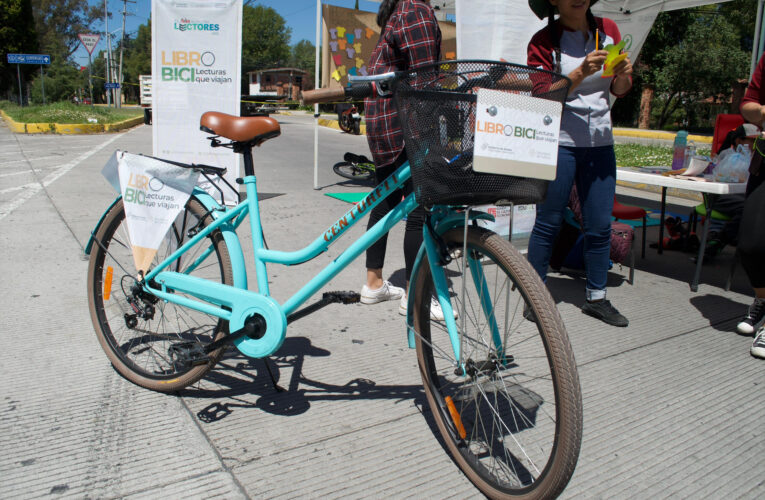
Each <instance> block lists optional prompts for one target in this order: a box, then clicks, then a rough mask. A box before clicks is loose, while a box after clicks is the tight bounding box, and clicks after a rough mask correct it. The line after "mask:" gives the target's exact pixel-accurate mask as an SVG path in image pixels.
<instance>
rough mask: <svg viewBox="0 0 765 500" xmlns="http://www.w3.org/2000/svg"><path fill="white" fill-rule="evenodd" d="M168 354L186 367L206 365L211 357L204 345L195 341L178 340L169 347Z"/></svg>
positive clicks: (174, 360)
mask: <svg viewBox="0 0 765 500" xmlns="http://www.w3.org/2000/svg"><path fill="white" fill-rule="evenodd" d="M167 354H168V355H169V356H170V359H171V360H172V361H173V362H174V363H179V364H181V365H182V366H185V367H192V366H199V365H206V364H207V363H209V362H210V357H209V356H207V354H205V351H204V350H203V349H202V347H201V346H200V345H199V344H197V343H195V342H178V343H176V344H173V345H171V346H170V347H168V348H167Z"/></svg>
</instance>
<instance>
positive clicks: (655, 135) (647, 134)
mask: <svg viewBox="0 0 765 500" xmlns="http://www.w3.org/2000/svg"><path fill="white" fill-rule="evenodd" d="M319 125H321V126H323V127H329V128H333V129H336V130H340V126H339V125H338V123H337V120H332V119H329V118H319ZM366 132H367V126H366V124H364V123H362V124H361V133H362V134H366ZM613 133H614V135H615V136H620V137H638V138H643V139H663V140H666V141H674V140H675V136H676V135H677V134H676V133H675V132H662V131H657V130H633V129H620V128H614V129H613ZM712 139H713V138H712V137H710V136H706V135H688V140H689V141H694V142H696V143H702V144H712Z"/></svg>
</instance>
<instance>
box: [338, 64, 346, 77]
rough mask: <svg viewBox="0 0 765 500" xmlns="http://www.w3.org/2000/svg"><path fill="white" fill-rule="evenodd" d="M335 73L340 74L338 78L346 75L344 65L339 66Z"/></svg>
mask: <svg viewBox="0 0 765 500" xmlns="http://www.w3.org/2000/svg"><path fill="white" fill-rule="evenodd" d="M336 71H339V72H340V76H345V75H346V70H345V65H343V66H340V67H339V68H337V70H336ZM338 80H339V78H338Z"/></svg>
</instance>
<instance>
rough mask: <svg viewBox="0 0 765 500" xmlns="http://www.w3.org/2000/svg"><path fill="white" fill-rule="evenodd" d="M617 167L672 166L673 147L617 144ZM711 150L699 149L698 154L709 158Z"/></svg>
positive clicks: (615, 147)
mask: <svg viewBox="0 0 765 500" xmlns="http://www.w3.org/2000/svg"><path fill="white" fill-rule="evenodd" d="M614 150H615V151H616V165H617V166H619V167H654V166H659V165H671V164H672V146H643V145H640V144H616V145H614ZM709 153H710V150H709V149H702V148H699V149H697V150H696V154H699V155H707V156H709Z"/></svg>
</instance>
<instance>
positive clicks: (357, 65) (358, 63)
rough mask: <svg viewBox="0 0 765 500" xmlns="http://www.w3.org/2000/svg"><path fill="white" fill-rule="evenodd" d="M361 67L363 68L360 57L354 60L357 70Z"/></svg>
mask: <svg viewBox="0 0 765 500" xmlns="http://www.w3.org/2000/svg"><path fill="white" fill-rule="evenodd" d="M362 66H364V59H362V58H360V57H357V58H356V67H357V68H360V67H362Z"/></svg>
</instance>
